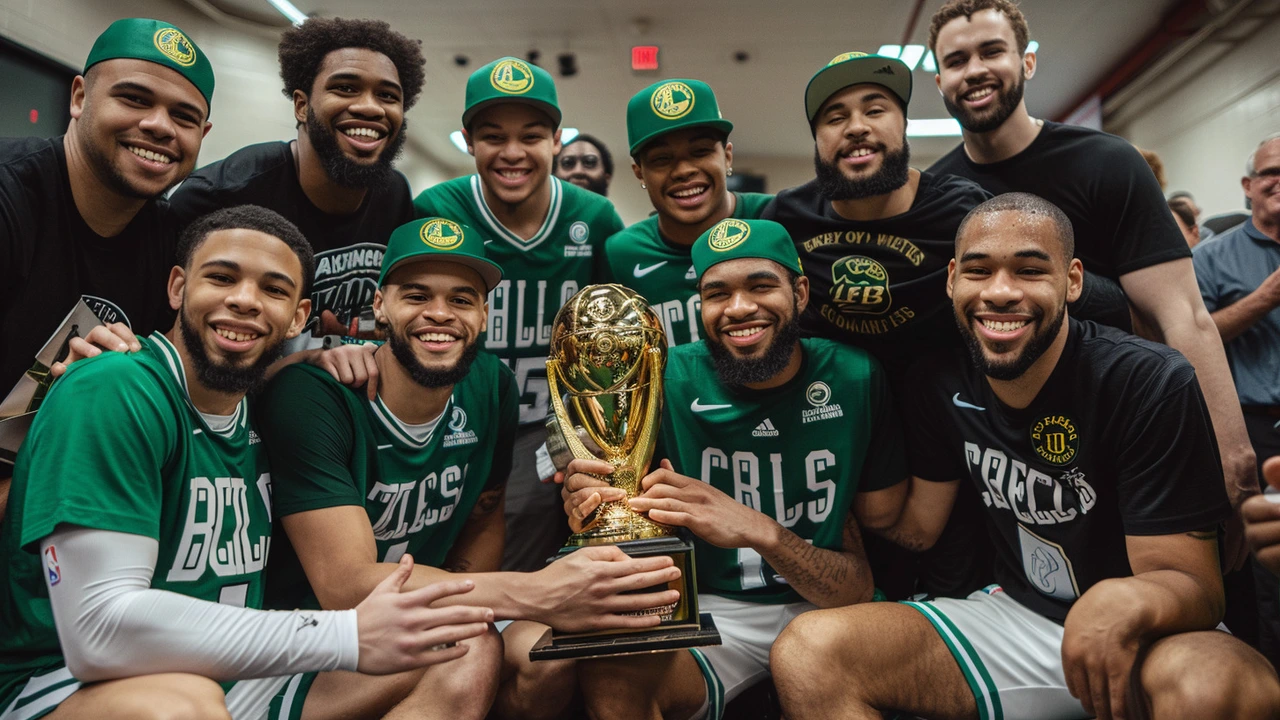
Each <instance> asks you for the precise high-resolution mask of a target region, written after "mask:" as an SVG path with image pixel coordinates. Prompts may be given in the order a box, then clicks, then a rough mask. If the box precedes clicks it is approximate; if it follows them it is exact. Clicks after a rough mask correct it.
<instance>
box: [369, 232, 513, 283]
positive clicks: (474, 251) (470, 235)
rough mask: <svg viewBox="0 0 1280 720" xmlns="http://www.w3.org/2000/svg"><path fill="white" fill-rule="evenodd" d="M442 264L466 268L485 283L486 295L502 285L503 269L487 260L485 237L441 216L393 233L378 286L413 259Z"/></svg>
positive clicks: (383, 259)
mask: <svg viewBox="0 0 1280 720" xmlns="http://www.w3.org/2000/svg"><path fill="white" fill-rule="evenodd" d="M428 256H429V258H430V259H433V260H439V261H441V262H454V263H458V264H459V265H465V266H467V267H469V268H471V269H472V270H475V271H476V272H477V273H480V279H482V280H484V286H485V292H488V291H490V290H492V289H494V288H495V287H497V285H498V283H500V282H502V267H501V266H499V265H498V264H497V263H495V262H494V261H492V260H490V259H488V258H486V257H485V252H484V238H482V237H480V235H479V233H475V232H472V230H471V228H469V227H467V226H466V225H462V224H460V223H456V222H454V221H452V220H446V219H444V218H440V217H429V218H422V219H420V220H414V221H413V222H410V223H405V224H404V225H401V226H400V227H398V228H396V229H395V230H394V231H392V233H391V239H390V240H388V241H387V251H386V252H385V253H383V254H382V274H381V275H379V276H378V287H382V286H383V285H386V284H387V278H388V277H390V276H391V272H392V271H393V270H395V269H396V268H397V267H399V266H400V265H401V264H403V263H405V262H408V261H410V260H416V259H422V258H424V257H428Z"/></svg>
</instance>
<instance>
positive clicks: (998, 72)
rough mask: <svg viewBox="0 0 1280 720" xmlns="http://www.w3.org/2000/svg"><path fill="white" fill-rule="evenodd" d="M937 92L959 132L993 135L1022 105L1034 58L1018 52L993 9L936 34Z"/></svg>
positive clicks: (1009, 27)
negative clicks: (990, 132) (960, 129)
mask: <svg viewBox="0 0 1280 720" xmlns="http://www.w3.org/2000/svg"><path fill="white" fill-rule="evenodd" d="M936 49H937V53H936V55H937V57H938V75H937V78H936V81H937V83H938V90H939V91H940V92H941V93H942V101H943V103H944V104H945V105H946V106H947V111H948V112H949V113H951V116H952V117H954V118H955V119H956V120H957V121H958V122H959V123H960V125H961V127H963V128H964V129H965V130H968V131H969V132H974V133H983V132H989V131H991V130H995V129H996V128H998V127H1000V126H1001V125H1002V124H1004V121H1005V120H1008V119H1009V116H1010V115H1012V114H1013V112H1014V111H1015V110H1017V108H1018V106H1019V105H1021V104H1022V94H1023V89H1024V86H1025V84H1026V81H1027V79H1028V78H1030V77H1032V76H1033V75H1035V71H1036V57H1035V54H1034V53H1027V54H1025V55H1024V54H1023V53H1021V52H1020V51H1019V50H1020V48H1019V47H1018V41H1017V38H1016V36H1015V34H1014V30H1013V26H1012V25H1011V24H1010V22H1009V18H1007V17H1006V16H1005V15H1004V14H1003V13H1001V12H1000V11H999V10H994V9H992V10H981V11H978V12H976V13H974V14H973V16H972V17H971V18H965V17H958V18H956V19H954V20H952V21H951V22H949V23H947V24H946V25H944V26H942V28H941V29H939V31H938V40H937V43H936Z"/></svg>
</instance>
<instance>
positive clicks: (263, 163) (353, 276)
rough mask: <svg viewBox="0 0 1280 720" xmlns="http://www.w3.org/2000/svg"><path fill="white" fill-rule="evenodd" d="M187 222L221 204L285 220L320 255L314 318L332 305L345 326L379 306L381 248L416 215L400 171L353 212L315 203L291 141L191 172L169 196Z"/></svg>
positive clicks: (235, 155) (250, 149) (240, 153)
mask: <svg viewBox="0 0 1280 720" xmlns="http://www.w3.org/2000/svg"><path fill="white" fill-rule="evenodd" d="M170 203H171V204H172V206H173V210H174V213H175V214H176V215H177V216H178V218H179V221H180V222H181V223H182V225H184V226H185V225H186V224H187V223H189V222H191V221H192V220H194V219H195V218H197V217H200V216H201V215H204V214H205V213H208V212H211V211H213V210H217V209H219V208H224V207H231V206H234V205H245V204H252V205H261V206H262V207H265V208H268V209H271V210H274V211H276V212H278V213H280V214H281V215H283V216H284V217H285V218H287V219H288V220H289V221H290V222H292V223H293V224H294V225H297V226H298V229H299V230H301V231H302V234H303V235H304V236H306V238H307V240H308V241H310V243H311V248H312V249H313V250H314V251H315V254H316V277H315V284H314V286H313V288H312V293H311V300H312V307H311V319H310V320H309V321H308V324H307V327H308V329H310V330H311V331H313V332H314V331H315V330H316V328H317V327H318V325H319V321H320V314H321V312H322V311H324V310H329V311H330V312H332V313H333V314H334V315H335V316H337V319H338V321H339V322H340V323H342V324H343V325H344V326H346V325H349V324H350V322H351V320H352V319H353V317H355V316H357V315H359V313H360V311H361V310H363V309H364V308H366V307H369V306H370V305H372V304H373V293H374V291H375V290H377V288H378V274H379V272H380V271H381V269H382V253H383V252H384V251H385V250H386V248H387V239H388V238H389V237H391V231H393V230H395V229H396V228H397V227H400V226H401V225H403V224H405V223H407V222H409V221H411V220H413V217H414V213H413V196H412V195H411V194H410V192H409V182H408V181H407V180H406V179H405V177H404V176H403V175H401V174H400V173H398V172H397V173H394V174H393V177H392V179H391V181H390V182H388V183H387V185H386V186H384V187H381V188H377V189H374V190H370V191H369V193H368V194H367V195H366V196H365V199H364V202H363V203H361V204H360V208H359V209H358V210H356V211H355V212H353V213H351V214H349V215H330V214H328V213H326V212H324V211H322V210H320V209H319V208H317V207H316V206H315V205H313V204H312V203H311V200H310V199H308V198H307V195H306V193H305V192H303V190H302V185H301V184H300V183H299V182H298V170H297V167H296V166H295V165H294V161H293V150H292V149H290V147H289V143H287V142H267V143H260V144H258V145H249V146H248V147H244V148H241V149H239V150H237V151H235V152H234V153H232V154H230V155H228V156H227V157H226V158H225V159H223V160H219V161H218V162H215V163H213V164H211V165H207V166H205V167H203V168H200V169H199V170H197V171H195V172H194V173H192V174H191V177H189V178H187V181H186V182H184V183H183V184H182V186H181V187H179V188H178V190H177V191H176V192H174V194H173V197H172V198H171V199H170Z"/></svg>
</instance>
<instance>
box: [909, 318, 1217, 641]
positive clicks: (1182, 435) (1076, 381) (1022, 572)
mask: <svg viewBox="0 0 1280 720" xmlns="http://www.w3.org/2000/svg"><path fill="white" fill-rule="evenodd" d="M1070 322H1071V326H1070V333H1071V334H1070V336H1069V338H1068V341H1067V346H1066V348H1065V349H1064V351H1063V354H1062V357H1061V358H1060V359H1059V361H1058V364H1057V366H1056V367H1055V368H1054V370H1053V372H1052V374H1051V375H1050V377H1049V379H1048V380H1047V381H1046V382H1045V385H1044V387H1043V388H1042V389H1041V390H1040V393H1039V394H1038V395H1037V396H1036V398H1035V399H1034V400H1033V401H1032V402H1031V404H1030V405H1028V406H1027V407H1026V408H1022V409H1015V408H1011V407H1009V406H1007V405H1004V404H1003V403H1002V402H1001V401H1000V400H999V398H998V397H996V395H995V393H994V392H993V391H992V390H991V386H990V384H989V383H988V381H987V379H986V378H985V377H984V376H983V375H982V374H981V373H980V372H979V371H978V370H976V369H975V368H974V367H973V366H972V364H971V363H970V362H969V360H968V358H967V357H966V356H965V354H964V353H963V352H957V353H955V354H954V355H946V356H942V357H937V358H933V359H931V360H930V361H928V362H926V363H923V364H922V365H921V366H919V367H917V368H915V369H914V371H913V373H912V374H911V376H910V377H908V383H907V387H908V391H907V400H906V407H905V410H904V420H905V427H906V428H907V429H908V432H907V438H908V445H909V448H910V449H909V456H910V462H911V471H912V474H913V475H915V476H917V477H919V478H921V479H924V480H931V481H938V482H947V481H951V480H956V479H959V480H961V481H962V482H972V483H974V485H975V486H976V487H977V490H978V493H979V495H980V496H981V497H982V502H983V505H984V506H985V508H986V515H987V520H988V523H987V524H988V528H989V529H990V530H991V533H992V537H993V539H994V541H995V544H996V547H997V558H996V581H997V582H999V583H1000V584H1001V585H1003V586H1004V589H1005V591H1006V592H1008V593H1009V595H1010V596H1011V597H1013V598H1014V599H1015V600H1017V601H1018V602H1020V603H1022V604H1023V605H1025V606H1027V607H1029V608H1031V609H1033V610H1035V611H1036V612H1038V613H1040V614H1042V615H1044V616H1045V617H1049V618H1051V619H1054V620H1057V621H1059V622H1061V621H1062V620H1063V619H1064V618H1065V617H1066V615H1067V611H1068V610H1070V608H1071V604H1072V603H1073V602H1074V601H1075V600H1076V599H1077V598H1079V597H1080V596H1081V595H1082V594H1084V593H1085V592H1086V591H1087V590H1088V589H1089V588H1090V587H1092V586H1093V585H1094V584H1096V583H1098V582H1099V581H1101V580H1104V579H1107V578H1112V577H1126V576H1129V575H1131V574H1132V571H1131V569H1130V567H1129V559H1128V555H1127V553H1126V547H1125V536H1126V535H1170V534H1175V533H1184V532H1192V531H1196V530H1204V529H1207V528H1212V527H1215V526H1216V525H1217V524H1218V523H1219V522H1220V521H1222V520H1223V519H1225V518H1226V517H1227V515H1228V514H1229V513H1230V505H1229V504H1228V502H1227V497H1226V491H1225V489H1224V487H1223V480H1222V470H1221V464H1220V463H1219V461H1218V451H1217V443H1216V441H1215V440H1214V436H1213V430H1212V426H1211V425H1210V423H1209V414H1208V410H1207V409H1206V406H1205V404H1204V397H1203V396H1202V395H1201V393H1200V386H1199V384H1198V383H1197V382H1196V380H1195V372H1194V370H1193V369H1192V368H1191V365H1190V363H1188V362H1187V361H1186V359H1185V358H1183V357H1182V356H1181V355H1179V354H1178V353H1177V352H1176V351H1174V350H1172V349H1170V348H1168V347H1165V346H1163V345H1157V344H1155V343H1149V342H1147V341H1145V340H1140V339H1138V338H1136V337H1133V336H1131V335H1127V334H1125V333H1123V332H1121V331H1119V330H1115V329H1113V328H1109V327H1105V326H1100V325H1096V324H1094V323H1090V322H1079V321H1076V320H1071V321H1070Z"/></svg>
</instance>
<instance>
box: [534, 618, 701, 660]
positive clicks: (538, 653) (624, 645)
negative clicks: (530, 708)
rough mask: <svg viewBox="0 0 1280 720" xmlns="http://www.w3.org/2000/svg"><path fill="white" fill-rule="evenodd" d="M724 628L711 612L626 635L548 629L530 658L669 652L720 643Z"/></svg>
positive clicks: (557, 658) (554, 658)
mask: <svg viewBox="0 0 1280 720" xmlns="http://www.w3.org/2000/svg"><path fill="white" fill-rule="evenodd" d="M719 644H720V631H719V630H717V629H716V621H715V620H714V619H713V618H712V617H711V613H705V612H704V613H701V615H700V616H699V618H698V622H697V624H695V625H691V626H687V627H679V628H671V629H662V628H660V629H658V630H650V631H646V632H642V633H631V634H626V635H591V636H582V635H569V636H557V635H556V632H555V630H551V629H548V630H547V631H546V632H545V633H543V635H542V637H541V638H539V640H538V642H536V643H534V644H533V649H531V650H530V651H529V659H530V660H535V661H536V660H564V659H574V658H595V657H611V656H616V655H639V654H644V653H656V652H666V651H669V650H680V649H682V648H690V647H699V646H705V645H719Z"/></svg>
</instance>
